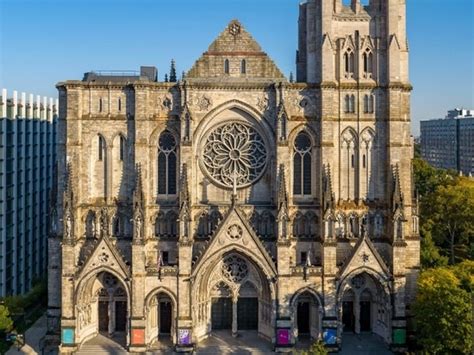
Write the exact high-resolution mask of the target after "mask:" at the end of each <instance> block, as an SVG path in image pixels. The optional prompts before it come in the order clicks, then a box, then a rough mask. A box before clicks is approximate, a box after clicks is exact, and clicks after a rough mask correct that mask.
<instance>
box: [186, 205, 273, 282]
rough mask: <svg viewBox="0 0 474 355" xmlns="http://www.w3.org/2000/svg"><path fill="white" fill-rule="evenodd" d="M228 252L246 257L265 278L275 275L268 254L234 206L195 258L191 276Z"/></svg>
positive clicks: (242, 215) (241, 213)
mask: <svg viewBox="0 0 474 355" xmlns="http://www.w3.org/2000/svg"><path fill="white" fill-rule="evenodd" d="M230 251H237V252H240V253H242V254H244V255H246V256H248V257H249V258H250V259H252V260H253V261H254V262H256V264H257V265H258V266H260V267H261V269H262V271H263V272H264V273H265V274H266V275H267V276H275V275H276V274H277V270H276V266H275V263H274V261H273V260H272V258H271V256H270V253H269V252H268V251H267V249H266V248H265V246H264V245H263V243H262V242H261V241H260V239H259V238H258V236H257V235H256V234H255V232H254V230H253V228H252V227H251V226H250V224H249V223H248V222H247V220H246V217H245V215H244V214H243V212H241V211H240V210H239V209H238V207H236V206H235V205H232V206H231V208H230V210H229V211H228V212H227V214H226V216H225V217H224V219H223V220H222V222H221V224H220V225H219V227H218V228H217V230H216V232H215V233H214V235H213V237H212V239H211V240H210V241H209V243H208V245H207V248H206V249H205V250H204V251H203V252H202V254H201V255H200V256H199V257H198V258H197V260H196V262H195V263H194V265H193V272H192V273H193V275H197V274H198V273H199V270H200V269H201V267H202V266H203V265H204V264H206V263H207V262H208V261H209V260H212V259H215V258H216V257H217V258H219V257H222V255H224V254H226V253H227V252H230Z"/></svg>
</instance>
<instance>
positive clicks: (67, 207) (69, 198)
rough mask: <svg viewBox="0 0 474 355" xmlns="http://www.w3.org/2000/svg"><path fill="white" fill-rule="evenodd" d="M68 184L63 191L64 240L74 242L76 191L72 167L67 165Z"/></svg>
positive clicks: (67, 242)
mask: <svg viewBox="0 0 474 355" xmlns="http://www.w3.org/2000/svg"><path fill="white" fill-rule="evenodd" d="M65 180H66V185H65V187H64V193H63V206H64V217H63V241H64V243H66V244H74V192H73V186H72V167H71V164H70V163H68V164H67V166H66V179H65Z"/></svg>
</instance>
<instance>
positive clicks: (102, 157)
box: [98, 135, 105, 160]
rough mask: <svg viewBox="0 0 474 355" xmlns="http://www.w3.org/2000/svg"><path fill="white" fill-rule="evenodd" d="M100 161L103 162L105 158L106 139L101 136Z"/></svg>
mask: <svg viewBox="0 0 474 355" xmlns="http://www.w3.org/2000/svg"><path fill="white" fill-rule="evenodd" d="M98 153H99V154H98V155H99V160H103V159H104V158H105V139H104V137H102V136H100V135H99V152H98Z"/></svg>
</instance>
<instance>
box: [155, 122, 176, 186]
mask: <svg viewBox="0 0 474 355" xmlns="http://www.w3.org/2000/svg"><path fill="white" fill-rule="evenodd" d="M176 182H177V144H176V139H175V138H174V136H173V135H172V134H171V133H170V132H169V131H164V132H163V133H162V134H161V135H160V139H159V147H158V194H159V195H175V194H176Z"/></svg>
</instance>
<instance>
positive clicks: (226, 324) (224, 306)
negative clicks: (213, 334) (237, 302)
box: [211, 297, 232, 330]
mask: <svg viewBox="0 0 474 355" xmlns="http://www.w3.org/2000/svg"><path fill="white" fill-rule="evenodd" d="M211 313H212V319H211V322H212V330H222V329H232V299H231V298H228V297H220V298H213V299H212V311H211Z"/></svg>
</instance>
